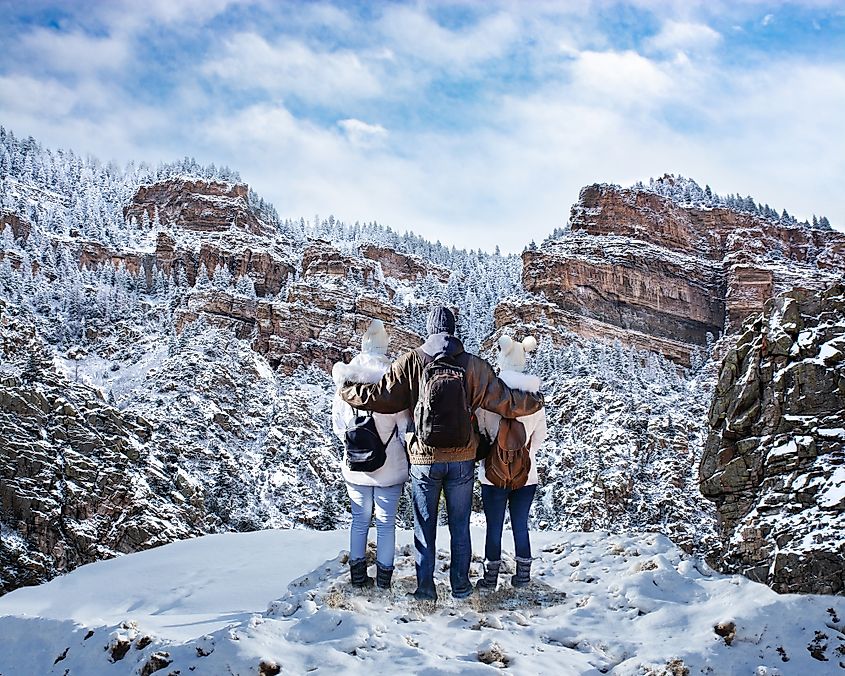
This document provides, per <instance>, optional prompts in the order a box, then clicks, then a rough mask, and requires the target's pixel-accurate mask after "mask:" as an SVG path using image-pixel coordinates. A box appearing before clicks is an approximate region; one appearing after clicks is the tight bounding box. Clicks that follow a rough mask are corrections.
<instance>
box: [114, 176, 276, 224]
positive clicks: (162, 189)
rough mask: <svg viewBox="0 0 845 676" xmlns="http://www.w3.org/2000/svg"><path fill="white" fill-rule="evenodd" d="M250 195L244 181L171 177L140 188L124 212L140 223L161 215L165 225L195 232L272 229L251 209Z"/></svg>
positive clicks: (130, 218)
mask: <svg viewBox="0 0 845 676" xmlns="http://www.w3.org/2000/svg"><path fill="white" fill-rule="evenodd" d="M248 194H249V186H247V185H245V184H243V183H234V184H232V183H222V182H220V181H203V180H199V179H185V178H170V179H166V180H163V181H158V182H156V183H153V184H151V185H142V186H141V187H140V188H138V191H137V192H136V193H135V196H134V197H133V198H132V201H131V202H130V203H129V204H128V205H127V206H126V207H125V208H124V210H123V215H124V217H125V218H126V219H127V220H132V219H135V221H136V223H137V224H138V225H139V226H140V225H142V224H143V223H144V222H149V223H153V222H154V221H155V219H156V217H158V220H159V221H160V222H161V224H162V225H165V226H170V227H175V228H180V229H184V230H192V231H195V232H225V231H226V230H229V229H230V228H238V229H240V230H246V231H247V232H251V233H253V234H255V235H261V234H266V233H268V232H270V228H269V227H268V226H267V225H266V224H264V223H261V221H260V220H259V219H258V217H257V216H256V215H255V213H254V212H253V211H252V210H251V209H250V207H249V201H248Z"/></svg>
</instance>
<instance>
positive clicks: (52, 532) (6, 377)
mask: <svg viewBox="0 0 845 676" xmlns="http://www.w3.org/2000/svg"><path fill="white" fill-rule="evenodd" d="M0 317H2V319H0V323H2V327H1V328H2V345H0V351H2V352H1V353H2V360H0V363H2V369H0V429H2V430H3V433H2V436H0V506H2V510H0V530H2V531H3V537H2V542H0V594H2V593H4V592H6V591H9V590H11V589H14V588H16V587H19V586H24V585H30V584H37V583H40V582H43V581H45V580H47V579H49V578H51V577H53V576H54V575H56V574H58V573H62V572H66V571H69V570H71V569H73V568H75V567H76V566H79V565H81V564H84V563H89V562H92V561H97V560H100V559H103V558H109V557H111V556H114V555H116V554H118V553H122V552H133V551H138V550H140V549H146V548H149V547H155V546H157V545H160V544H164V543H166V542H172V541H174V540H178V539H182V538H185V537H190V536H191V535H194V534H198V533H200V532H203V530H205V529H204V527H203V524H202V517H203V514H204V510H203V496H202V491H201V489H199V487H197V486H192V485H187V484H186V485H182V486H180V485H179V484H178V478H177V480H174V477H173V476H172V475H169V474H168V473H167V472H166V471H165V470H164V467H162V466H161V465H160V464H156V463H151V462H150V461H149V458H148V450H147V447H146V445H147V443H148V442H149V440H150V438H151V435H152V430H151V427H150V425H149V423H147V422H146V421H145V420H144V419H143V418H140V417H138V416H137V415H132V414H124V413H121V412H120V411H118V410H117V409H116V408H114V407H112V406H110V405H108V404H107V403H106V402H105V401H103V399H102V398H101V397H100V396H99V394H98V393H97V392H95V391H94V390H92V389H91V388H89V387H86V386H84V385H80V384H78V383H75V382H70V381H68V380H67V379H66V378H64V377H63V376H61V375H60V374H59V373H57V372H56V370H55V368H54V367H53V364H52V356H51V354H50V352H49V351H48V350H47V348H45V346H44V345H43V344H42V343H41V339H40V338H39V336H38V335H37V333H36V331H35V328H34V325H33V323H32V321H31V320H30V318H29V317H28V316H27V315H26V313H24V312H22V311H21V310H20V309H19V308H18V307H16V306H13V305H9V304H7V303H5V302H4V301H2V300H0Z"/></svg>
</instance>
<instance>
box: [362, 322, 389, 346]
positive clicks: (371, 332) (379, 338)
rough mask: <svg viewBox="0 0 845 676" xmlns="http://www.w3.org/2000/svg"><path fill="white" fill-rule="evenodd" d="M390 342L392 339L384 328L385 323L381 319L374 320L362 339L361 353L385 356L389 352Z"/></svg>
mask: <svg viewBox="0 0 845 676" xmlns="http://www.w3.org/2000/svg"><path fill="white" fill-rule="evenodd" d="M389 342H390V337H389V336H388V335H387V331H386V330H385V328H384V322H382V321H381V320H380V319H374V320H373V321H372V322H371V323H370V325H369V326H368V327H367V330H366V331H364V335H363V336H362V337H361V351H362V352H368V353H370V354H384V353H385V352H387V344H388V343H389Z"/></svg>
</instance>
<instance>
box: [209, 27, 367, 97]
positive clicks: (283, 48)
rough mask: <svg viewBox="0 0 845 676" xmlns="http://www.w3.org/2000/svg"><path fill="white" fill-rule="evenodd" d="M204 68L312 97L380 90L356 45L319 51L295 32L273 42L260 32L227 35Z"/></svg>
mask: <svg viewBox="0 0 845 676" xmlns="http://www.w3.org/2000/svg"><path fill="white" fill-rule="evenodd" d="M202 70H203V72H204V73H205V74H206V75H207V76H209V77H212V78H217V79H219V80H221V81H223V82H225V83H226V84H228V85H229V86H232V87H234V88H237V89H252V88H261V89H265V90H267V91H268V92H269V93H270V94H271V95H272V96H274V97H281V98H285V97H286V96H288V95H294V96H299V97H302V98H304V99H306V100H308V101H311V102H320V103H330V102H338V101H340V100H342V99H345V98H355V99H358V98H371V97H374V96H377V95H378V94H379V93H380V92H381V84H380V82H379V79H378V77H377V76H376V74H375V72H374V71H373V69H372V68H371V67H370V66H369V65H368V64H367V63H366V62H365V61H364V60H363V59H362V58H361V57H360V56H359V55H358V54H357V53H355V52H353V51H350V50H339V51H334V52H317V51H315V50H313V49H311V48H310V47H308V46H306V45H304V44H303V43H301V42H299V41H297V40H294V39H291V38H282V39H281V40H279V41H278V42H277V43H270V42H268V41H267V40H265V39H264V38H263V37H261V36H260V35H257V34H256V33H238V34H236V35H234V36H232V37H231V38H229V39H228V40H227V41H226V43H225V45H224V47H223V53H222V55H221V56H220V57H218V58H215V59H212V60H211V61H209V62H207V63H206V64H205V65H204V66H203V67H202Z"/></svg>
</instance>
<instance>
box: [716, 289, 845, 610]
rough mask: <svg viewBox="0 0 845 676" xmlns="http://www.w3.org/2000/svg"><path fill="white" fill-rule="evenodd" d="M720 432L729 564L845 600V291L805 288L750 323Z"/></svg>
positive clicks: (783, 586) (735, 355)
mask: <svg viewBox="0 0 845 676" xmlns="http://www.w3.org/2000/svg"><path fill="white" fill-rule="evenodd" d="M709 421H710V426H711V432H710V436H709V438H708V441H707V445H706V449H705V452H704V455H703V457H702V460H701V467H700V475H701V490H702V492H703V493H704V495H705V496H707V497H708V498H710V499H711V500H713V501H714V502H715V503H716V506H717V509H718V513H719V520H720V525H721V529H722V539H723V551H722V554H721V558H720V560H719V561H718V562H717V563H718V565H719V566H720V567H721V568H722V569H725V570H728V571H734V572H740V573H742V574H744V575H747V576H748V577H750V578H752V579H755V580H759V581H762V582H765V583H767V584H769V585H771V586H772V587H773V588H774V589H775V590H777V591H780V592H815V593H828V594H840V593H843V592H845V537H843V533H845V287H843V286H842V285H841V284H840V285H835V286H833V287H831V288H829V289H828V290H826V291H824V292H821V293H816V292H810V291H806V290H800V289H794V290H792V291H790V292H788V293H785V294H783V295H781V296H779V297H777V298H775V299H773V300H771V301H769V302H768V303H767V304H766V310H765V312H764V313H763V314H760V315H757V316H755V317H754V318H753V319H749V320H748V321H747V322H746V323H745V324H744V325H743V330H742V333H741V335H740V337H739V340H738V342H737V344H736V347H735V348H734V349H732V350H731V351H729V352H728V354H727V355H726V357H725V359H724V362H723V364H722V368H721V372H720V374H719V380H718V384H717V387H716V394H715V397H714V400H713V403H712V406H711V408H710V413H709Z"/></svg>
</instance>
